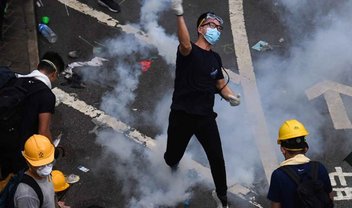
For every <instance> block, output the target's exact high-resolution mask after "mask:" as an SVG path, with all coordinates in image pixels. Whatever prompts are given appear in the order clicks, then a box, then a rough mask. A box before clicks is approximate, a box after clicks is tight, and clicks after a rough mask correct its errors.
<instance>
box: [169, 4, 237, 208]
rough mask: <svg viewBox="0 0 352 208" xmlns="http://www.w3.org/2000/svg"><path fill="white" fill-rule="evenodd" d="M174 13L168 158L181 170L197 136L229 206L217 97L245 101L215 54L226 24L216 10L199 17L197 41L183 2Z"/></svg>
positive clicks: (222, 202) (221, 202) (220, 203)
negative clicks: (215, 108) (175, 39)
mask: <svg viewBox="0 0 352 208" xmlns="http://www.w3.org/2000/svg"><path fill="white" fill-rule="evenodd" d="M172 9H173V11H174V12H175V14H176V15H177V27H178V39H179V43H180V44H179V46H178V50H177V58H176V77H175V85H174V93H173V97H172V104H171V112H170V116H169V127H168V131H167V134H168V139H167V147H166V152H165V154H164V159H165V162H166V163H167V164H168V165H169V166H170V167H171V168H173V169H176V168H177V165H178V163H179V161H180V160H181V158H182V156H183V154H184V152H185V150H186V147H187V145H188V143H189V141H190V139H191V137H192V136H193V135H195V136H196V137H197V139H198V141H199V142H200V144H201V145H202V147H203V149H204V150H205V153H206V155H207V157H208V160H209V164H210V169H211V173H212V176H213V180H214V183H215V187H216V190H215V192H213V197H214V199H215V200H216V202H217V207H221V208H222V207H228V203H227V182H226V171H225V162H224V157H223V152H222V147H221V140H220V135H219V130H218V127H217V123H216V120H215V118H216V116H217V114H216V113H215V112H214V111H213V106H214V98H215V94H216V93H219V94H220V95H221V96H222V97H223V98H224V99H225V100H227V101H229V102H230V104H231V105H232V106H236V105H239V104H240V99H239V96H236V95H235V94H234V93H233V92H232V91H231V89H230V88H229V87H228V85H227V83H226V81H225V79H224V77H223V74H222V62H221V58H220V56H219V55H218V54H217V53H216V52H214V51H212V50H211V47H212V45H214V44H215V43H216V41H218V40H219V38H220V34H221V31H222V24H223V20H222V19H221V18H220V17H218V16H216V15H215V14H214V13H212V12H206V13H204V14H202V15H200V17H199V18H198V21H197V31H198V39H197V41H196V42H195V43H193V42H191V40H190V35H189V33H188V29H187V26H186V23H185V20H184V18H183V7H182V0H172Z"/></svg>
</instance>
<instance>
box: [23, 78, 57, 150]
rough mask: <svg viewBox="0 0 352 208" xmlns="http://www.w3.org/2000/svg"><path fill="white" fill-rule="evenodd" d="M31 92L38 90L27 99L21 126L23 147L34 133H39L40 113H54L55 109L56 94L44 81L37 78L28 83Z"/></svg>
mask: <svg viewBox="0 0 352 208" xmlns="http://www.w3.org/2000/svg"><path fill="white" fill-rule="evenodd" d="M26 85H28V87H26V89H29V91H30V92H34V91H36V90H38V89H40V90H39V91H37V92H34V93H33V94H31V95H30V96H29V97H28V98H26V100H25V106H24V109H23V117H22V118H23V120H22V123H21V126H20V135H21V139H22V142H21V143H22V144H21V148H23V145H24V143H25V141H26V140H27V139H28V138H29V137H30V136H32V135H33V134H38V126H39V114H40V113H52V114H53V113H54V109H55V101H56V98H55V95H54V93H53V92H52V91H51V89H50V88H49V87H48V86H46V85H45V84H44V83H43V82H41V81H39V80H35V83H31V84H29V83H26Z"/></svg>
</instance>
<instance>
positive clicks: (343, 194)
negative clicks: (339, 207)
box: [329, 167, 352, 201]
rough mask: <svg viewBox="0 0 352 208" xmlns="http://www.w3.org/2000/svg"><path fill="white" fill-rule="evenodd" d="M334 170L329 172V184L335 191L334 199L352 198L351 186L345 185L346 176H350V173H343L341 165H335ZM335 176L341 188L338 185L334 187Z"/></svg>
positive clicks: (335, 183)
mask: <svg viewBox="0 0 352 208" xmlns="http://www.w3.org/2000/svg"><path fill="white" fill-rule="evenodd" d="M335 170H336V172H332V173H329V177H330V181H331V186H333V191H335V192H336V196H334V200H338V201H340V200H352V188H351V187H346V186H347V182H346V177H352V173H351V172H350V173H344V172H343V171H342V168H341V167H335ZM335 177H337V178H338V179H339V181H340V184H339V185H341V186H343V187H342V188H340V187H334V186H337V182H336V180H335Z"/></svg>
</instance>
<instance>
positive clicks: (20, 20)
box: [0, 0, 38, 73]
mask: <svg viewBox="0 0 352 208" xmlns="http://www.w3.org/2000/svg"><path fill="white" fill-rule="evenodd" d="M34 12H35V10H34V3H33V1H21V0H10V1H8V8H7V12H6V14H5V20H4V25H3V37H4V40H3V41H0V64H1V65H5V66H10V67H11V68H12V69H13V70H15V71H17V72H21V73H28V72H30V70H33V69H34V68H35V67H36V65H37V64H38V43H37V33H36V22H35V15H34Z"/></svg>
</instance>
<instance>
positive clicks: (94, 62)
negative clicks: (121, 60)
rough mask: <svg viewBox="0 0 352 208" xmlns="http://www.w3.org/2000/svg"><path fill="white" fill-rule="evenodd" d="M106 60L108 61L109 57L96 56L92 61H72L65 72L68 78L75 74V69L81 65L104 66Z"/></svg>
mask: <svg viewBox="0 0 352 208" xmlns="http://www.w3.org/2000/svg"><path fill="white" fill-rule="evenodd" d="M104 61H108V59H105V58H101V57H94V58H93V59H91V60H90V61H85V62H73V63H70V64H69V65H68V66H67V67H66V69H65V70H64V72H63V74H64V77H65V78H66V79H69V78H71V77H72V75H73V69H74V68H76V67H80V66H102V65H103V62H104Z"/></svg>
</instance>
